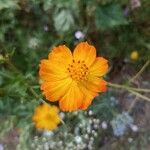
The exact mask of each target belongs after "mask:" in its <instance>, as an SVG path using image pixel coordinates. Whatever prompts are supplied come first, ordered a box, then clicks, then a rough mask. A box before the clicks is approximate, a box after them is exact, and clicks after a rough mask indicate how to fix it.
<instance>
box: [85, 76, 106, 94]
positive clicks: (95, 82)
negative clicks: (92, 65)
mask: <svg viewBox="0 0 150 150" xmlns="http://www.w3.org/2000/svg"><path fill="white" fill-rule="evenodd" d="M84 84H86V86H87V89H89V90H91V91H93V92H97V93H99V92H105V91H106V90H107V82H106V81H105V80H103V79H101V78H98V77H95V76H90V77H89V78H88V80H87V81H86V82H85V83H84Z"/></svg>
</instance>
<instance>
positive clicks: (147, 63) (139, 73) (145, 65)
mask: <svg viewBox="0 0 150 150" xmlns="http://www.w3.org/2000/svg"><path fill="white" fill-rule="evenodd" d="M149 63H150V60H148V61H147V62H146V63H145V64H144V66H143V67H142V68H141V69H140V71H139V72H138V73H137V74H136V75H135V76H133V78H131V79H130V80H129V83H130V82H133V81H134V80H135V79H136V78H138V77H139V76H140V75H141V74H142V73H143V71H144V70H145V69H146V67H147V66H148V65H149Z"/></svg>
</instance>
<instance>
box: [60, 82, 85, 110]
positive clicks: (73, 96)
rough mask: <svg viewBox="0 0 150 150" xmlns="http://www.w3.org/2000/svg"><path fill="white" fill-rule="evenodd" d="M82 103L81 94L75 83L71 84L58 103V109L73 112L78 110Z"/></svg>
mask: <svg viewBox="0 0 150 150" xmlns="http://www.w3.org/2000/svg"><path fill="white" fill-rule="evenodd" d="M82 102H83V93H82V92H81V91H80V89H79V88H78V86H77V84H76V83H75V82H73V83H72V85H71V86H70V89H69V90H68V92H67V93H66V94H65V95H64V97H63V98H62V99H61V100H60V101H59V106H60V109H61V110H63V111H69V112H71V111H75V110H77V109H79V108H80V106H81V104H82Z"/></svg>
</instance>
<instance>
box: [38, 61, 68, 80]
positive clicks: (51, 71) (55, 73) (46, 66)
mask: <svg viewBox="0 0 150 150" xmlns="http://www.w3.org/2000/svg"><path fill="white" fill-rule="evenodd" d="M39 75H40V78H41V79H42V80H44V81H52V80H53V81H55V80H60V79H64V78H66V77H67V76H68V74H67V71H66V68H65V67H63V66H60V65H58V64H57V63H52V62H51V61H49V60H46V59H43V60H42V61H41V64H40V69H39Z"/></svg>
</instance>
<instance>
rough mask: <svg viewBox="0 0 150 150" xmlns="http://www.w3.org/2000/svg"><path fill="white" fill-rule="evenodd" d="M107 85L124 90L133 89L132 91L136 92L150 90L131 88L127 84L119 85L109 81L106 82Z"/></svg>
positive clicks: (149, 90)
mask: <svg viewBox="0 0 150 150" xmlns="http://www.w3.org/2000/svg"><path fill="white" fill-rule="evenodd" d="M108 86H110V87H114V88H119V89H125V90H133V91H136V92H145V93H146V92H147V93H149V92H150V89H143V88H133V87H129V86H126V85H120V84H115V83H110V82H109V83H108Z"/></svg>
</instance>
